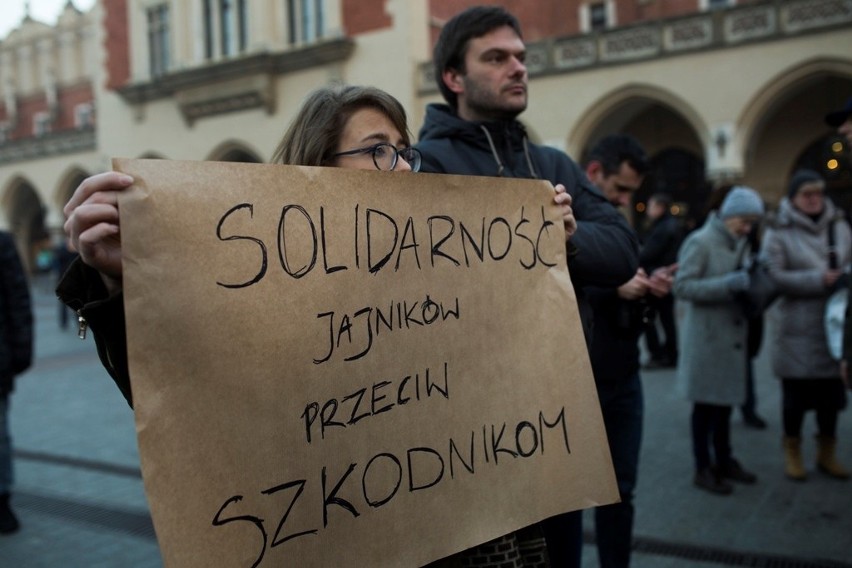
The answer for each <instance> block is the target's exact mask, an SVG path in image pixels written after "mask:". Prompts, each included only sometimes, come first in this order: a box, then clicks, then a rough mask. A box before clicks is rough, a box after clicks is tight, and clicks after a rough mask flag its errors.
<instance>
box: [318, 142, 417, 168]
mask: <svg viewBox="0 0 852 568" xmlns="http://www.w3.org/2000/svg"><path fill="white" fill-rule="evenodd" d="M383 146H386V147H388V148H389V149H391V150H393V158H392V160H391V167H390V169H389V170H383V169H382V168H381V167H379V162H378V160H376V151H377V150H378V149H379V148H381V147H383ZM367 153H369V154H370V155H371V156H372V158H373V165H374V166H376V169H377V170H379V171H382V172H385V171H390V172H392V171H394V170H395V169H396V165H397V164H398V163H399V156H400V154H403V153H409V154H411V155H412V156H413V158H412V159H411V160H409V159H408V158H406V157H405V156H402V159H403V160H405V162H406V163H407V164H408V165H409V166H411V171H412V172H417V171H420V164H421V162H422V157H421V155H420V150H418V149H417V148H414V147H412V146H406V147H405V148H397V147H396V146H394V145H393V144H391V143H390V142H379V143H377V144H373V145H372V146H365V147H364V148H355V149H354V150H347V151H346V152H338V153H336V154H332V155H331V157H332V158H337V157H339V156H355V155H357V154H367Z"/></svg>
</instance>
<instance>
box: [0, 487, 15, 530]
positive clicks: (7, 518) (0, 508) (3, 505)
mask: <svg viewBox="0 0 852 568" xmlns="http://www.w3.org/2000/svg"><path fill="white" fill-rule="evenodd" d="M18 527H20V525H19V524H18V519H17V518H16V517H15V513H13V512H12V509H11V508H9V494H8V493H2V494H0V534H9V533H13V532H15V531H16V530H18Z"/></svg>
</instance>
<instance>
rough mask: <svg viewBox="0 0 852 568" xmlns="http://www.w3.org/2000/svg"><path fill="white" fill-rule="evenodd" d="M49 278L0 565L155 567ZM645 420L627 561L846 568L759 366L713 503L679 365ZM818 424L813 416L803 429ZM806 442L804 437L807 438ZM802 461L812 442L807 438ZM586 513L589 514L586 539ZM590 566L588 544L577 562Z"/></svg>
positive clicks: (97, 370)
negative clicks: (749, 419) (791, 476)
mask: <svg viewBox="0 0 852 568" xmlns="http://www.w3.org/2000/svg"><path fill="white" fill-rule="evenodd" d="M51 287H52V285H51V284H49V283H46V282H37V283H36V285H35V289H34V295H35V307H36V315H37V342H36V362H35V365H34V367H33V368H32V369H31V370H30V371H29V372H28V373H27V374H26V375H24V376H22V377H20V379H19V381H18V388H17V390H16V392H15V394H14V395H13V397H12V399H11V428H12V433H13V436H14V444H15V468H16V487H15V492H14V496H13V501H12V503H13V506H14V507H15V509H16V511H17V512H18V514H19V517H20V519H21V523H22V530H21V531H20V532H18V533H17V534H14V535H11V536H5V537H0V567H2V568H17V567H25V568H53V567H62V568H77V567H79V568H97V567H103V568H113V567H116V568H118V567H121V568H125V567H138V568H148V567H150V568H154V567H158V566H162V561H161V559H160V555H159V551H158V548H157V543H156V539H155V537H154V531H153V528H152V526H151V520H150V517H149V514H148V508H147V503H146V500H145V495H144V491H143V488H142V479H141V474H140V471H139V457H138V453H137V448H136V438H135V431H134V425H133V416H132V413H131V411H130V409H129V408H128V407H127V405H126V403H125V402H124V399H123V398H122V397H121V395H120V394H119V392H118V390H117V389H116V388H115V387H114V386H113V384H112V381H111V380H110V379H109V377H108V376H107V374H106V372H105V371H104V370H103V369H102V367H101V366H100V363H99V362H98V359H97V356H96V354H95V351H94V344H93V342H92V340H91V339H88V340H86V341H80V340H79V339H78V338H77V336H76V330H75V329H73V328H74V327H75V326H74V322H73V321H71V322H70V324H69V327H68V329H65V330H63V329H60V328H59V326H58V323H57V319H58V317H57V316H58V309H59V308H58V304H57V302H56V301H55V300H54V298H53V295H52V289H51ZM643 380H644V386H645V396H646V421H645V435H644V445H643V451H642V460H641V471H640V480H639V487H638V490H637V503H636V505H637V518H636V527H635V535H636V539H635V540H636V543H635V553H634V558H633V567H634V568H674V567H683V566H687V567H692V568H703V567H710V566H767V567H769V566H771V567H773V568H785V567H790V568H793V567H795V568H817V567H825V568H831V567H840V566H846V567H852V549H850V542H852V540H850V539H852V482H845V483H844V482H838V481H835V480H832V479H828V478H826V477H825V476H822V475H819V474H817V473H815V472H813V473H811V475H810V477H809V479H808V481H807V482H805V483H793V482H790V481H787V480H786V479H785V478H784V476H783V470H782V454H781V447H780V443H781V442H780V439H781V430H780V425H779V422H780V410H779V385H778V384H777V381H776V380H775V379H774V377H772V376H771V373H770V372H769V369H768V366H767V361H766V353H765V352H764V353H763V354H762V355H761V358H760V360H759V361H758V367H757V388H758V397H759V410H760V412H761V413H762V414H763V416H764V417H765V418H766V419H767V421H768V422H769V428H768V429H766V430H762V431H761V430H752V429H749V428H746V427H745V426H744V425H743V423H742V421H741V419H740V417H739V415H736V416H735V418H734V421H733V432H732V437H733V445H734V451H735V454H736V455H737V457H738V458H739V459H740V461H742V462H743V464H744V465H745V466H746V467H748V468H749V469H752V470H753V471H755V472H756V473H757V474H758V475H759V478H760V479H759V481H758V483H757V484H756V485H753V486H742V485H740V486H737V487H736V491H735V492H734V494H733V495H732V496H728V497H720V496H716V495H711V494H708V493H704V492H701V491H699V490H698V489H696V488H694V487H693V486H692V483H691V480H692V459H691V450H690V442H689V413H690V407H689V405H688V404H687V403H686V402H684V401H683V400H681V399H680V398H679V397H678V395H677V394H676V392H675V389H674V381H675V376H674V371H672V370H662V371H649V372H646V373H644V374H643ZM807 428H808V430H809V431H812V430H813V428H814V425H813V422H812V418H809V422H808V424H807ZM838 437H839V440H840V446H839V456H840V459H841V460H842V461H843V462H844V463H845V464H847V465H849V466H850V467H852V417H850V416H849V413H848V412H847V413H845V414H843V415H841V424H840V433H839V436H838ZM806 438H810V434H808V435H807V436H806ZM806 442H808V443H806V445H805V455H806V458H807V460H808V463H809V464H812V462H813V455H814V448H813V444H812V443H810V440H806ZM591 517H592V515H591V514H588V513H587V514H586V515H585V520H586V526H587V527H588V531H589V536H591V527H592V524H591ZM594 566H597V558H596V552H595V549H594V546H593V545H591V544H589V545H587V546H586V547H585V550H584V567H586V568H592V567H594Z"/></svg>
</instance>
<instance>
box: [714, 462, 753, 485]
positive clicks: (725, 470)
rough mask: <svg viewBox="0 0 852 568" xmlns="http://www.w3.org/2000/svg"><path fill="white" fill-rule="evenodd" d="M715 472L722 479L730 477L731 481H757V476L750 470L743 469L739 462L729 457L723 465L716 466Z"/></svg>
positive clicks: (749, 482)
mask: <svg viewBox="0 0 852 568" xmlns="http://www.w3.org/2000/svg"><path fill="white" fill-rule="evenodd" d="M716 472H717V474H718V475H719V477H721V478H722V479H730V480H731V481H737V482H739V483H748V484H752V483H755V482H756V481H757V476H756V475H755V474H753V473H752V472H750V471H748V470H746V469H743V466H741V465H740V462H738V461H737V460H735V459H734V458H731V459H730V461H728V463H727V464H725V465H724V466H719V467H717V468H716Z"/></svg>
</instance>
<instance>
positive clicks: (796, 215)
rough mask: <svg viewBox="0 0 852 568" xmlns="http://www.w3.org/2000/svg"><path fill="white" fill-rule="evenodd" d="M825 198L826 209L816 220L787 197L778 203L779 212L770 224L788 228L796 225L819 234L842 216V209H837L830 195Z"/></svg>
mask: <svg viewBox="0 0 852 568" xmlns="http://www.w3.org/2000/svg"><path fill="white" fill-rule="evenodd" d="M824 199H825V209H823V212H822V215H820V217H819V218H818V219H817V220H816V221H815V220H813V219H811V218H810V217H809V216H807V215H805V214H804V213H802V212H801V211H799V210H798V209H796V207H794V206H793V203H792V202H791V201H790V200H789V199H787V198H786V197H785V198H784V199H782V200H781V203H780V204H779V205H778V212H777V213H776V215H775V219H773V220H772V221H771V222H770V225H774V226H776V227H786V228H790V227H796V228H799V229H801V230H803V231H807V232H809V233H814V234H819V233H821V232H823V231H825V230H826V227H828V225H829V223H831V222H832V221H833V220H837V219H840V218H842V213H841V211H840V210H839V209H837V207H836V206H835V205H834V203H833V202H832V201H831V200H830V199H829V198H828V197H826V198H824Z"/></svg>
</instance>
